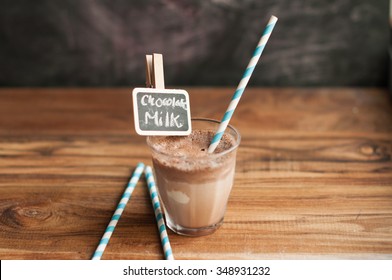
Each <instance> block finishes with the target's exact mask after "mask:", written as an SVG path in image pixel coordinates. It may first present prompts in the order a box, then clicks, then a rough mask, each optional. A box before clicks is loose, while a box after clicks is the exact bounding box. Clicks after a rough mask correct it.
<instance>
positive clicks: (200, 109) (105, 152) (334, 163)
mask: <svg viewBox="0 0 392 280" xmlns="http://www.w3.org/2000/svg"><path fill="white" fill-rule="evenodd" d="M188 91H189V93H190V95H191V106H192V115H193V116H202V117H208V118H215V119H220V118H221V116H222V114H223V112H224V111H225V109H226V106H227V104H228V102H229V99H230V97H231V95H232V92H233V89H221V88H219V89H217V88H188ZM130 92H131V89H1V90H0V259H89V258H90V257H91V256H92V254H93V252H94V250H95V249H96V246H97V244H98V242H99V240H100V238H101V236H102V234H103V232H104V230H105V228H106V225H107V223H108V221H109V220H110V218H111V216H112V214H113V211H114V209H115V208H116V205H117V203H118V201H119V199H120V197H121V195H122V192H123V190H124V188H125V186H126V183H127V180H128V177H129V175H130V174H131V172H132V170H133V169H134V167H135V166H136V164H137V163H138V162H140V161H143V162H145V163H147V164H151V160H150V153H149V151H148V148H147V146H146V144H145V138H144V137H141V136H138V135H136V134H135V132H134V128H133V119H132V118H133V117H132V103H131V94H130ZM231 123H232V124H233V125H234V126H236V127H237V128H238V129H239V130H240V132H241V134H242V143H241V146H240V149H239V151H238V158H237V169H236V179H235V185H234V188H233V191H232V193H231V197H230V201H229V204H228V209H227V213H226V218H225V222H224V225H223V226H222V227H221V228H220V229H219V230H218V231H217V232H216V233H214V234H213V235H210V236H205V237H199V238H189V237H183V236H178V235H176V234H174V233H173V232H171V231H169V237H170V241H171V244H172V248H173V252H174V255H175V257H176V258H177V259H291V258H294V259H325V258H328V259H330V258H331V259H335V258H354V259H362V258H364V259H373V258H374V259H391V258H392V162H391V155H392V107H391V102H390V97H389V95H388V92H387V91H386V90H382V89H339V88H338V89H312V88H309V89H264V88H259V89H248V90H247V91H246V93H245V95H244V96H243V98H242V100H241V102H240V104H239V107H238V108H237V110H236V113H235V114H234V117H233V119H232V121H231ZM162 256H163V255H162V249H161V245H160V242H159V237H158V231H157V228H156V223H155V220H154V216H153V211H152V207H151V203H150V200H149V197H148V192H147V188H146V183H145V181H144V180H142V181H140V182H139V183H138V185H137V187H136V189H135V192H134V193H133V195H132V198H131V200H130V202H129V204H128V205H127V207H126V208H125V211H124V213H123V216H122V217H121V219H120V221H119V223H118V225H117V228H116V230H115V232H114V234H113V236H112V238H111V240H110V243H109V245H108V247H107V249H106V251H105V253H104V255H103V259H162Z"/></svg>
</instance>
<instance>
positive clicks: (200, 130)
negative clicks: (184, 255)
mask: <svg viewBox="0 0 392 280" xmlns="http://www.w3.org/2000/svg"><path fill="white" fill-rule="evenodd" d="M218 125H219V122H217V121H213V120H208V119H193V120H192V128H193V129H192V133H191V135H189V136H154V137H148V138H147V143H148V145H149V147H150V148H151V151H152V159H153V165H154V171H155V175H156V180H157V188H158V192H159V196H160V198H161V201H162V204H163V206H164V209H165V217H166V223H167V225H168V227H169V228H170V229H172V230H173V231H174V232H176V233H179V234H183V235H190V236H200V235H206V234H210V233H212V232H214V231H215V230H216V229H217V228H218V227H219V226H220V225H221V224H222V222H223V218H224V215H225V211H226V205H227V201H228V198H229V195H230V191H231V188H232V186H233V180H234V173H235V161H236V151H237V148H238V145H239V142H240V135H239V133H238V132H237V130H236V129H234V128H233V127H231V126H229V127H228V128H227V129H226V132H225V134H224V135H223V137H222V140H221V141H220V143H219V145H218V147H217V148H216V150H215V152H214V153H212V154H209V153H207V149H208V146H209V144H210V143H211V139H212V137H213V136H214V133H215V131H216V129H217V127H218Z"/></svg>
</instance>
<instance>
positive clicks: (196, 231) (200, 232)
mask: <svg viewBox="0 0 392 280" xmlns="http://www.w3.org/2000/svg"><path fill="white" fill-rule="evenodd" d="M222 224H223V218H222V220H220V221H219V222H218V223H216V224H213V225H211V226H208V227H202V228H186V227H182V226H180V225H176V224H174V223H172V221H171V220H170V219H166V225H167V227H168V228H170V229H171V230H172V231H174V232H175V233H177V234H179V235H184V236H191V237H198V236H204V235H209V234H212V233H214V232H215V231H216V230H217V229H218V228H219V227H220V226H221V225H222Z"/></svg>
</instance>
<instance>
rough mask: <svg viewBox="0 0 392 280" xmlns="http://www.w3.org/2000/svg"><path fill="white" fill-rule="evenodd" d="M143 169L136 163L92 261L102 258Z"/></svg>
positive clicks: (142, 166) (140, 164)
mask: <svg viewBox="0 0 392 280" xmlns="http://www.w3.org/2000/svg"><path fill="white" fill-rule="evenodd" d="M143 169H144V164H143V163H141V162H140V163H138V164H137V166H136V169H135V171H134V172H133V174H132V177H131V179H130V180H129V183H128V186H127V187H126V189H125V191H124V194H123V195H122V197H121V200H120V202H119V203H118V205H117V209H116V211H114V214H113V216H112V219H111V220H110V222H109V224H108V226H107V227H106V230H105V233H104V234H103V236H102V238H101V241H100V242H99V245H98V247H97V249H96V250H95V253H94V255H93V257H92V260H100V259H101V257H102V254H103V252H104V251H105V249H106V246H107V245H108V243H109V240H110V237H111V236H112V234H113V231H114V229H115V228H116V225H117V222H118V220H119V219H120V217H121V214H122V213H123V211H124V208H125V206H126V205H127V203H128V201H129V198H130V197H131V195H132V192H133V190H134V189H135V187H136V184H137V182H138V181H139V178H140V176H141V175H142V173H143Z"/></svg>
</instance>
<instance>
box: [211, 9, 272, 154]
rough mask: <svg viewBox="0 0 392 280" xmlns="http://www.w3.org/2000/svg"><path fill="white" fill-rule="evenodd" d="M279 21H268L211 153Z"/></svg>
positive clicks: (225, 115)
mask: <svg viewBox="0 0 392 280" xmlns="http://www.w3.org/2000/svg"><path fill="white" fill-rule="evenodd" d="M277 21H278V18H277V17H275V16H271V18H270V20H269V21H268V24H267V26H266V27H265V29H264V32H263V35H262V36H261V38H260V41H259V43H258V44H257V47H256V49H255V51H254V53H253V56H252V58H251V60H250V61H249V64H248V67H246V70H245V72H244V75H243V76H242V79H241V81H240V83H239V84H238V87H237V89H236V91H235V92H234V95H233V97H232V98H231V102H230V104H229V107H228V108H227V110H226V113H225V114H224V116H223V118H222V120H221V123H220V125H219V127H218V130H217V131H216V133H215V135H214V138H213V139H212V141H211V144H210V146H209V147H208V152H209V153H213V152H214V151H215V149H216V147H217V146H218V144H219V141H220V140H221V138H222V136H223V133H224V132H225V130H226V127H227V125H228V124H229V121H230V119H231V117H232V115H233V113H234V110H235V108H236V107H237V105H238V102H239V101H240V99H241V96H242V94H243V93H244V90H245V88H246V86H247V84H248V82H249V79H250V76H252V73H253V70H254V69H255V67H256V64H257V62H258V61H259V58H260V56H261V54H262V53H263V50H264V47H265V45H266V44H267V42H268V39H269V37H270V35H271V32H272V30H273V29H274V27H275V24H276V22H277Z"/></svg>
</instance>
